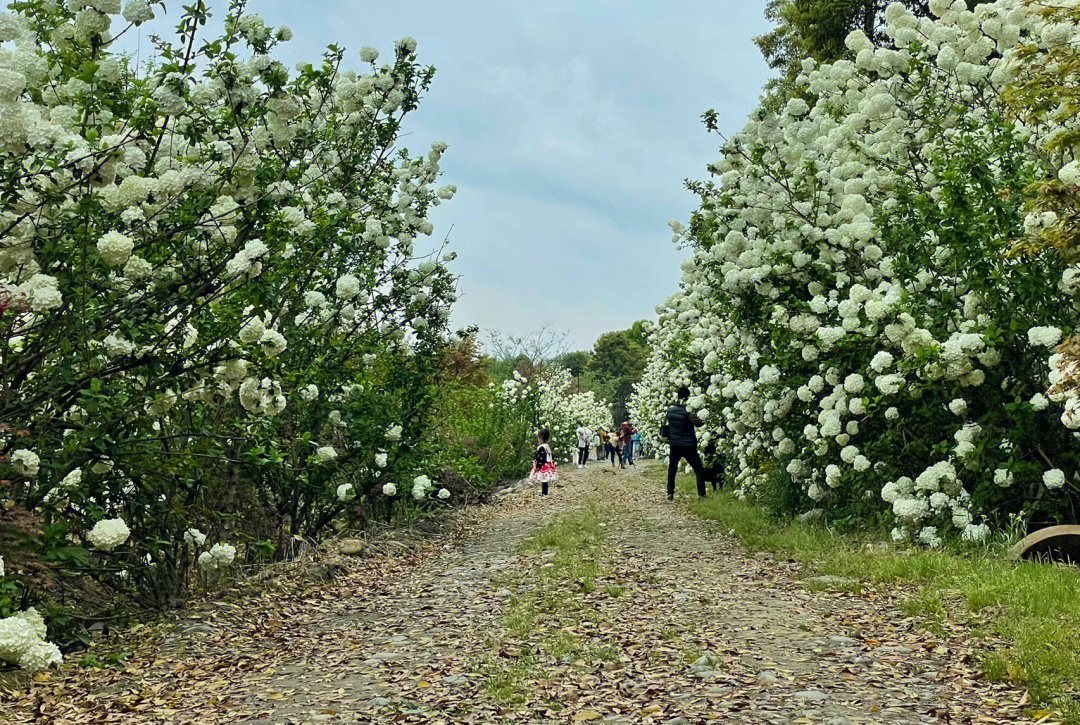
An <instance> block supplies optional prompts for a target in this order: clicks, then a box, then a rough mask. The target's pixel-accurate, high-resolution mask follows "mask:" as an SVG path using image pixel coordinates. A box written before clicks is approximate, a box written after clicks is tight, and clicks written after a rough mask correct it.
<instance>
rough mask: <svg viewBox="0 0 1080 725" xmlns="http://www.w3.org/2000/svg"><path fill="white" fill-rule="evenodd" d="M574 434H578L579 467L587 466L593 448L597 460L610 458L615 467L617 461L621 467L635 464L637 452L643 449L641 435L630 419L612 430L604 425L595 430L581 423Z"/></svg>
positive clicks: (612, 465)
mask: <svg viewBox="0 0 1080 725" xmlns="http://www.w3.org/2000/svg"><path fill="white" fill-rule="evenodd" d="M574 434H575V435H576V436H577V450H578V455H577V467H578V468H585V465H586V464H587V463H588V462H589V453H590V451H592V450H595V451H596V460H598V461H603V460H608V459H610V460H611V467H612V468H613V469H614V468H615V464H616V463H618V464H619V468H626V467H627V466H628V465H629V466H632V465H634V455H635V452H637V453H640V451H641V435H640V434H639V433H638V430H637V428H635V427H634V426H633V425H632V424H631V423H630V421H629V420H624V421H623V422H622V425H620V426H619V427H618V428H615V429H614V430H610V431H609V430H605V429H604V428H603V427H600V428H597V429H596V430H595V431H594V430H591V429H589V428H588V427H587V426H586V425H585V424H584V423H579V424H578V427H577V430H576V431H575V432H574Z"/></svg>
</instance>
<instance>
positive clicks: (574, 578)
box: [479, 503, 623, 705]
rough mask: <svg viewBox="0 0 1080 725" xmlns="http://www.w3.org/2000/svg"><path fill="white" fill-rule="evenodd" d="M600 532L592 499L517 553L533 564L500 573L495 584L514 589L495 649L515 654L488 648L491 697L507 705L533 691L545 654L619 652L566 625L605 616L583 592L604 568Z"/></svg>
mask: <svg viewBox="0 0 1080 725" xmlns="http://www.w3.org/2000/svg"><path fill="white" fill-rule="evenodd" d="M603 536H604V525H603V521H602V517H601V516H600V514H599V512H598V509H597V506H596V505H595V503H592V504H590V505H586V506H584V507H583V508H580V509H576V510H574V511H571V512H568V513H566V514H563V515H562V516H559V517H557V518H556V519H555V520H553V521H552V522H551V523H549V524H548V525H546V526H544V527H543V528H541V529H539V530H537V531H536V532H535V533H533V534H532V536H530V537H528V538H527V539H526V540H525V541H524V542H523V543H522V545H521V547H520V553H522V554H523V555H526V556H528V557H530V558H531V559H532V561H533V566H532V568H531V570H530V571H529V572H527V573H522V574H516V575H504V576H500V577H499V578H498V581H497V586H499V587H506V588H508V589H510V590H511V592H512V593H511V595H510V597H509V599H508V600H507V604H506V607H505V609H504V610H503V613H502V616H501V617H500V618H499V630H500V632H499V636H498V638H497V640H496V641H495V642H493V643H492V647H491V649H493V650H498V651H500V652H501V653H506V652H512V653H513V654H512V655H510V656H506V655H505V654H502V655H501V656H494V655H492V656H488V657H487V658H485V659H484V660H483V661H482V662H481V663H480V665H479V669H480V672H481V673H482V674H483V675H484V678H485V681H484V689H485V691H486V693H487V694H488V696H490V697H491V698H492V699H494V700H496V701H498V702H500V703H503V704H507V705H515V704H520V703H522V702H524V701H525V700H526V699H528V697H529V696H530V695H531V694H532V686H531V684H530V683H531V682H532V681H533V680H535V679H536V678H538V677H541V676H542V675H543V673H542V671H541V670H542V663H543V660H544V659H545V658H547V659H552V660H555V661H557V662H567V661H574V660H577V659H586V660H589V661H603V662H613V661H617V660H618V659H619V651H618V649H617V648H616V647H613V646H611V645H610V644H608V643H590V642H583V641H582V639H581V638H580V637H579V636H577V635H575V634H572V633H571V632H570V631H568V630H569V629H571V628H572V627H573V625H576V624H579V623H581V622H586V621H588V622H597V621H599V620H600V618H601V616H600V613H599V612H598V611H597V610H596V609H595V608H593V607H592V606H590V605H589V604H588V603H587V602H586V601H585V598H584V595H586V594H589V593H591V592H593V591H595V590H596V588H597V586H598V582H600V581H601V580H602V579H603V576H604V567H603V556H602V551H601V545H602V542H603ZM604 592H605V593H606V594H607V595H608V596H610V597H619V596H621V595H622V593H623V590H622V588H621V587H618V586H615V585H613V584H606V585H604Z"/></svg>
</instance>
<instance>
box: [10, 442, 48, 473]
mask: <svg viewBox="0 0 1080 725" xmlns="http://www.w3.org/2000/svg"><path fill="white" fill-rule="evenodd" d="M11 463H12V465H14V466H15V470H16V471H18V472H19V473H20V474H21V475H23V476H27V477H33V476H36V475H37V474H38V470H39V469H40V466H41V459H40V458H39V457H38V455H37V454H36V453H34V452H33V451H30V450H27V449H26V448H19V449H17V450H16V451H14V452H13V453H12V454H11Z"/></svg>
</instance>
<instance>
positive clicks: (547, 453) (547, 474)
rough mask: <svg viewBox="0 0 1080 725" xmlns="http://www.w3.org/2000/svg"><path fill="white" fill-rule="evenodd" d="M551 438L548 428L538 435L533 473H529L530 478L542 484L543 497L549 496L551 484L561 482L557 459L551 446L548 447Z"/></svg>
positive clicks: (541, 493)
mask: <svg viewBox="0 0 1080 725" xmlns="http://www.w3.org/2000/svg"><path fill="white" fill-rule="evenodd" d="M550 437H551V434H550V433H548V429H547V428H544V429H543V430H541V431H540V432H539V433H537V434H536V442H537V446H536V453H534V454H533V465H532V472H531V473H529V478H531V479H532V480H534V481H539V482H540V495H541V496H547V492H548V484H549V483H552V482H554V481H557V480H559V473H558V471H557V470H556V468H555V457H554V456H553V455H551V446H549V445H548V439H549V438H550Z"/></svg>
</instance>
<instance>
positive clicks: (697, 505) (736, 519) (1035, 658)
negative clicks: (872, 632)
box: [679, 478, 1080, 725]
mask: <svg viewBox="0 0 1080 725" xmlns="http://www.w3.org/2000/svg"><path fill="white" fill-rule="evenodd" d="M679 488H680V498H682V499H683V500H685V501H686V503H687V506H688V508H689V509H690V511H691V512H693V513H694V514H696V515H698V516H700V517H702V518H705V519H710V520H713V521H716V522H718V524H719V527H718V528H719V529H720V531H721V532H723V533H725V534H728V535H730V536H733V537H735V538H737V539H738V540H739V541H741V542H742V543H743V544H744V545H745V546H746V547H747V548H748V549H751V550H754V551H768V552H773V553H775V554H777V555H781V556H784V557H789V558H791V559H794V560H796V561H798V562H801V563H802V564H804V565H806V567H807V568H808V569H809V570H811V571H813V572H815V573H819V574H834V575H837V576H843V577H848V578H851V579H854V580H856V581H857V582H858V583H859V586H869V587H882V588H888V587H897V586H899V587H902V588H903V592H904V593H903V594H902V599H901V602H900V607H901V610H902V611H903V612H905V613H906V614H908V615H909V616H916V617H919V618H920V619H922V620H923V621H924V622H925V623H926V624H927V625H928V629H929V630H931V631H938V632H940V631H942V624H943V623H944V622H945V621H946V619H947V618H948V617H949V616H950V615H951V616H952V617H953V618H955V619H958V620H959V621H961V622H963V623H965V624H967V625H968V626H969V627H970V628H971V632H972V636H973V637H979V636H980V635H981V636H985V635H986V634H990V635H994V636H995V637H996V638H1000V640H1001V641H1003V642H1004V646H1000V647H997V648H995V649H993V650H992V651H987V652H984V653H983V654H982V656H981V660H980V661H981V663H982V668H983V672H984V673H985V674H986V676H987V678H989V679H991V680H1011V681H1013V682H1016V683H1018V684H1021V685H1023V686H1025V687H1026V688H1027V690H1028V693H1029V696H1030V699H1031V702H1032V703H1034V704H1035V705H1036V706H1038V707H1040V708H1044V709H1045V708H1049V709H1056V710H1058V711H1059V712H1060V715H1061V720H1062V721H1063V722H1065V723H1069V725H1080V571H1078V570H1077V569H1075V568H1073V567H1063V566H1057V565H1052V564H1041V563H1034V562H1022V563H1014V562H1010V561H1008V560H1006V559H1005V557H1004V556H1003V549H1004V547H1003V546H1002V545H997V546H992V547H988V548H981V549H976V548H968V549H963V548H955V549H948V548H945V549H942V550H927V549H912V548H900V547H897V546H894V545H891V544H889V545H882V544H881V543H880V538H881V537H880V536H871V535H869V534H865V533H864V534H859V533H839V532H837V531H835V530H833V529H830V528H829V527H827V526H825V525H822V524H813V523H801V522H798V521H778V520H776V519H774V518H772V517H770V516H769V515H768V514H767V513H766V512H765V511H764V510H763V509H762V508H760V507H759V506H756V505H754V504H753V503H747V502H745V501H740V500H738V499H737V498H735V497H733V496H731V495H727V494H721V495H719V496H717V495H715V494H712V495H710V496H709V497H708V498H706V499H705V500H703V501H699V500H697V496H696V494H695V493H694V492H693V487H692V485H691V482H690V481H689V479H685V478H683V479H681V480H680V485H679ZM868 544H873V545H872V546H868Z"/></svg>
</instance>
